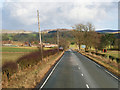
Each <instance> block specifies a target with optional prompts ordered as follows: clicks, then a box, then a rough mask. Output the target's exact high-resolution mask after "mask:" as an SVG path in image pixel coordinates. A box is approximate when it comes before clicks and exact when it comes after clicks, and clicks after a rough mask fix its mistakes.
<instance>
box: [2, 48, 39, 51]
mask: <svg viewBox="0 0 120 90" xmlns="http://www.w3.org/2000/svg"><path fill="white" fill-rule="evenodd" d="M36 50H38V49H37V48H33V47H2V52H32V51H36Z"/></svg>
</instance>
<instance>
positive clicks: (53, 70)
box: [40, 56, 63, 90]
mask: <svg viewBox="0 0 120 90" xmlns="http://www.w3.org/2000/svg"><path fill="white" fill-rule="evenodd" d="M62 58H63V56H62ZM62 58H61V59H62ZM61 59H60V60H59V61H58V62H57V64H56V65H55V67H54V68H53V69H52V71H51V72H50V74H49V75H48V77H47V78H46V80H45V81H44V83H43V84H42V86H41V87H40V90H41V89H42V88H43V87H44V85H45V84H46V82H47V81H48V79H49V78H50V76H51V75H52V73H53V71H54V70H55V68H56V66H57V65H58V64H59V62H60V61H61Z"/></svg>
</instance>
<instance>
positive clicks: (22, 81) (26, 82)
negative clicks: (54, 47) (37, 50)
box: [2, 52, 63, 88]
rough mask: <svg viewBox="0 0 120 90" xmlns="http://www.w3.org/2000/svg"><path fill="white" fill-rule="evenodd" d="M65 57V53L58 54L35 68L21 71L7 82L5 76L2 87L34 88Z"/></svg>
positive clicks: (45, 59)
mask: <svg viewBox="0 0 120 90" xmlns="http://www.w3.org/2000/svg"><path fill="white" fill-rule="evenodd" d="M62 55H63V52H60V53H56V54H55V55H51V56H49V57H47V58H44V60H43V61H40V62H39V63H37V65H34V66H33V67H29V68H26V69H24V70H19V71H18V72H17V73H15V74H13V75H12V76H11V78H10V80H9V81H8V80H7V77H6V76H3V77H4V78H3V81H2V87H3V88H34V87H35V86H36V85H37V84H38V83H39V82H40V80H42V78H43V77H44V75H45V74H46V73H47V72H48V70H49V69H50V68H51V67H52V66H53V65H54V63H55V62H56V61H57V60H58V59H59V58H60V57H61V56H62Z"/></svg>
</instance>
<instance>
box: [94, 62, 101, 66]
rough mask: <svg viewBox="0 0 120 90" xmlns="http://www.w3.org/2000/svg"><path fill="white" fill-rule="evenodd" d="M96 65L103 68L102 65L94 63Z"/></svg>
mask: <svg viewBox="0 0 120 90" xmlns="http://www.w3.org/2000/svg"><path fill="white" fill-rule="evenodd" d="M93 63H94V64H95V65H97V66H98V67H101V66H100V65H98V64H97V63H95V62H93Z"/></svg>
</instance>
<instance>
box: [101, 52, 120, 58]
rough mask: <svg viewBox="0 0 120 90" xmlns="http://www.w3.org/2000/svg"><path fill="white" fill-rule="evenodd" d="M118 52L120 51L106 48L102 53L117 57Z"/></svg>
mask: <svg viewBox="0 0 120 90" xmlns="http://www.w3.org/2000/svg"><path fill="white" fill-rule="evenodd" d="M119 53H120V51H115V50H108V51H107V52H106V53H103V54H108V55H111V56H113V57H116V58H118V57H119V56H118V55H119Z"/></svg>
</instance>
